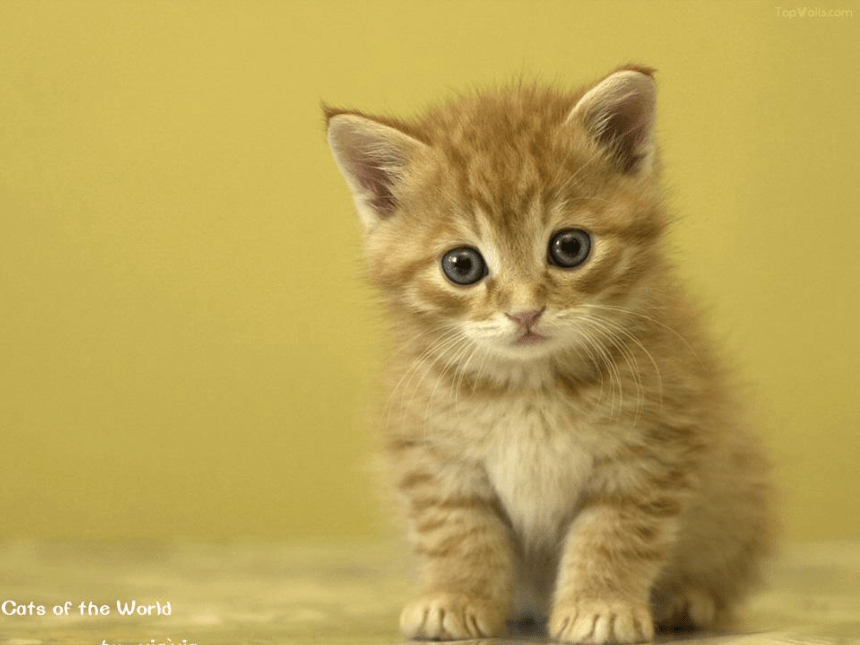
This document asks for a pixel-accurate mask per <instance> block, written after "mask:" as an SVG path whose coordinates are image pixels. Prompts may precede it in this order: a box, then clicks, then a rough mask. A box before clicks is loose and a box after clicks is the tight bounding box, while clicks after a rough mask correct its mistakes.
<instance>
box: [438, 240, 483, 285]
mask: <svg viewBox="0 0 860 645" xmlns="http://www.w3.org/2000/svg"><path fill="white" fill-rule="evenodd" d="M442 272H443V273H444V274H445V276H446V277H447V278H448V279H449V280H450V281H451V282H453V283H454V284H458V285H461V286H466V285H470V284H475V283H476V282H479V281H480V280H481V278H483V277H484V276H485V275H487V263H486V262H484V258H483V256H481V254H480V253H479V252H478V250H477V249H473V248H471V247H468V246H463V247H460V248H458V249H451V250H450V251H448V252H447V253H446V254H445V255H444V256H442Z"/></svg>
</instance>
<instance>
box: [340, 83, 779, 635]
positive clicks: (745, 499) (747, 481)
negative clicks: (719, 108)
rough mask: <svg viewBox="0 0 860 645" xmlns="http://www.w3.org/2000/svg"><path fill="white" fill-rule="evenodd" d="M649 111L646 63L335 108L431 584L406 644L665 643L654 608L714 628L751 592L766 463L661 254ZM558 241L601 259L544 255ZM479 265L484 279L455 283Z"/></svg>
mask: <svg viewBox="0 0 860 645" xmlns="http://www.w3.org/2000/svg"><path fill="white" fill-rule="evenodd" d="M653 99H654V94H653V81H652V80H651V78H650V73H649V72H648V70H644V69H641V68H629V69H626V70H621V71H619V72H617V73H615V74H613V75H611V76H610V77H608V78H607V79H605V80H604V81H603V82H602V83H600V84H598V85H596V86H595V87H593V88H591V89H590V91H588V92H586V91H584V90H583V91H580V92H578V93H574V94H569V95H565V94H563V93H559V92H555V91H550V90H540V89H538V88H531V87H530V88H524V87H517V88H511V89H509V90H504V91H499V92H492V93H487V94H483V95H478V96H475V97H471V98H466V99H463V100H461V101H460V102H458V103H455V104H452V105H449V106H447V107H446V108H443V109H440V110H437V111H435V112H432V113H430V114H429V115H427V116H426V117H425V118H424V119H423V120H421V121H417V122H415V123H411V124H406V123H402V122H397V121H393V120H380V119H370V118H368V117H366V116H364V115H360V114H358V113H344V112H337V111H329V113H328V117H329V139H330V142H331V145H332V148H333V151H334V153H335V158H336V160H337V161H338V164H339V166H340V167H341V170H342V171H343V173H344V176H345V177H346V179H347V181H348V182H349V184H350V186H351V188H352V189H353V192H354V194H355V198H356V204H357V207H358V210H359V215H360V216H361V220H362V224H363V228H364V239H365V247H366V252H367V255H368V259H369V263H370V264H369V266H370V269H371V271H370V275H371V278H372V280H373V281H374V282H375V283H376V285H377V286H378V287H379V289H380V290H381V292H382V294H383V296H384V300H385V303H386V306H387V308H388V310H389V314H390V319H391V321H392V325H393V332H394V338H395V341H396V343H397V345H398V347H397V352H396V353H395V355H394V357H393V359H392V361H391V365H390V370H389V379H390V388H391V391H392V394H391V396H390V399H389V403H388V408H387V409H386V412H385V414H384V415H383V418H384V422H383V431H384V433H385V438H386V446H387V449H388V453H389V457H390V458H389V463H390V466H391V470H392V472H393V474H394V481H395V484H396V486H397V489H398V490H399V492H400V493H401V496H402V498H403V500H404V502H405V509H406V515H407V518H408V524H409V529H410V535H411V537H412V541H413V544H414V546H415V551H416V553H417V554H418V557H419V560H420V563H421V568H422V577H423V584H424V587H425V593H424V594H423V595H422V596H420V597H419V598H418V599H417V600H416V601H415V602H413V603H412V604H410V605H409V606H407V608H406V609H405V610H404V612H403V616H402V619H401V626H402V629H403V631H404V633H405V634H406V635H407V636H411V637H416V638H469V637H471V638H477V637H481V636H492V635H495V634H496V633H498V632H499V631H500V630H501V629H502V628H503V626H504V621H505V618H507V617H517V616H524V615H530V616H532V617H536V618H541V617H544V616H549V618H550V620H549V631H550V633H551V635H552V636H554V637H556V638H559V639H560V640H565V641H574V642H577V641H586V640H587V641H590V642H606V641H613V640H615V641H622V642H630V641H637V640H647V639H650V638H651V636H652V635H653V626H652V613H653V617H654V618H655V619H657V620H658V621H659V622H660V623H662V624H665V625H670V626H708V625H711V624H713V623H714V621H715V620H718V619H720V618H721V617H724V616H727V615H728V614H729V613H730V612H731V610H732V609H733V607H734V606H735V605H736V604H737V602H738V601H739V600H740V599H741V598H742V597H743V595H744V594H745V593H746V592H747V590H748V589H749V588H750V586H751V585H752V583H753V582H754V581H755V578H756V575H755V573H756V568H757V563H758V560H759V559H760V556H761V555H762V554H763V553H764V552H765V551H766V550H767V545H768V542H769V539H770V528H769V527H770V524H769V515H768V512H767V485H766V469H765V467H764V464H763V459H762V457H761V455H760V452H759V450H758V447H757V444H756V443H755V441H754V440H753V439H752V438H751V437H750V435H748V434H747V430H746V428H745V425H744V418H743V415H742V414H741V413H740V412H739V410H738V409H737V407H736V405H735V402H734V400H733V397H732V395H731V393H732V389H733V388H732V387H731V384H730V383H729V382H728V381H727V379H726V376H725V374H724V371H723V370H722V368H721V367H720V366H719V364H718V361H717V360H716V359H715V357H714V355H713V352H712V350H711V347H710V343H709V341H708V339H707V337H706V336H705V335H704V334H703V333H702V331H701V329H702V326H701V324H700V322H699V317H698V315H697V314H696V313H695V312H694V310H693V309H691V307H690V305H689V304H688V303H687V301H686V298H685V296H684V294H683V292H682V290H681V289H679V287H678V285H677V284H676V282H675V281H674V279H673V277H672V273H671V271H670V268H669V267H668V265H667V263H666V262H665V260H664V252H663V248H662V231H663V228H664V225H665V223H666V216H665V214H664V210H663V206H662V200H661V194H660V188H659V181H658V174H659V173H658V169H657V163H656V157H655V151H654V145H653V140H652V136H651V133H652V128H653V104H654V100H653ZM559 231H561V232H562V233H563V232H565V231H567V232H570V231H577V233H576V234H577V235H582V233H583V232H585V233H586V234H587V238H588V245H587V249H588V250H587V251H586V258H585V260H581V261H579V260H577V261H578V262H579V263H578V264H575V265H573V266H566V265H565V266H561V265H559V264H557V263H554V262H555V260H552V259H551V260H550V261H549V262H548V258H550V257H551V256H552V257H553V258H555V257H556V256H554V255H553V254H552V245H553V244H554V243H555V240H556V237H557V236H558V235H561V234H562V233H559ZM566 240H567V241H565V242H564V244H565V245H567V246H563V247H558V248H563V249H568V250H569V249H578V250H579V251H581V250H582V249H583V248H586V247H585V246H583V245H584V242H583V241H582V238H577V240H578V241H576V242H570V239H569V238H566ZM548 242H549V245H550V251H549V252H548V250H547V249H548V246H547V244H548ZM464 248H465V249H468V251H467V253H469V254H472V255H469V258H470V259H469V260H468V261H466V264H463V260H462V258H461V259H460V260H459V261H460V263H461V264H460V266H461V270H462V267H467V268H468V267H469V266H472V263H476V262H479V261H481V262H483V263H484V264H485V272H484V274H483V275H482V276H480V277H478V279H477V280H475V281H473V282H471V283H469V284H460V283H454V282H452V279H453V278H452V279H447V278H446V277H445V275H446V273H445V272H447V271H448V270H449V269H444V271H443V269H442V268H440V267H442V266H443V265H444V263H445V258H447V257H448V254H449V252H451V249H460V250H462V249H464ZM473 252H478V253H479V255H478V256H475V255H474V253H473ZM558 257H561V258H562V259H569V255H564V254H562V255H561V256H558ZM440 261H441V262H442V264H441V265H440ZM454 266H456V264H455V265H454ZM475 275H477V274H475ZM454 277H455V278H458V279H459V278H462V277H463V276H462V275H460V274H454ZM652 610H653V611H652Z"/></svg>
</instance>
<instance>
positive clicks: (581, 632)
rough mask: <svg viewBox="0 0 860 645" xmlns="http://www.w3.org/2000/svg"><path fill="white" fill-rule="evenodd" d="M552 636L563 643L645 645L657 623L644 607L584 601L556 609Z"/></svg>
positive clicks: (644, 605)
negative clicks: (635, 644) (641, 644)
mask: <svg viewBox="0 0 860 645" xmlns="http://www.w3.org/2000/svg"><path fill="white" fill-rule="evenodd" d="M549 634H550V636H551V637H552V638H554V639H555V640H557V641H561V642H563V643H593V644H594V645H603V644H604V643H645V642H648V641H650V640H653V638H654V623H653V621H652V620H651V611H650V609H649V608H648V605H647V604H644V603H642V604H637V603H629V602H624V601H616V602H611V601H609V602H607V601H600V600H581V601H575V602H567V603H560V604H559V605H557V606H556V607H555V608H554V609H553V612H552V616H551V617H550V620H549Z"/></svg>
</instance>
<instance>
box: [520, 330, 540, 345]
mask: <svg viewBox="0 0 860 645" xmlns="http://www.w3.org/2000/svg"><path fill="white" fill-rule="evenodd" d="M545 340H546V336H544V335H543V334H538V333H537V332H533V331H527V332H526V333H525V334H523V335H522V336H519V337H518V338H517V339H516V340H515V341H514V344H515V345H537V344H538V343H542V342H544V341H545Z"/></svg>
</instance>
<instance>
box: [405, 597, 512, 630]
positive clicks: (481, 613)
mask: <svg viewBox="0 0 860 645" xmlns="http://www.w3.org/2000/svg"><path fill="white" fill-rule="evenodd" d="M505 617H506V607H504V606H503V605H502V604H501V603H494V602H492V601H490V600H487V599H483V598H473V597H470V596H466V595H462V594H455V593H442V592H438V593H428V594H424V595H423V596H421V597H419V598H418V599H417V600H414V601H413V602H411V603H410V604H408V605H407V606H406V608H405V609H404V610H403V613H402V614H400V631H401V632H402V633H403V635H404V636H406V637H407V638H411V639H414V640H466V639H470V638H472V639H474V638H490V637H493V636H497V635H498V634H500V633H501V632H502V630H503V629H504V626H505Z"/></svg>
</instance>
